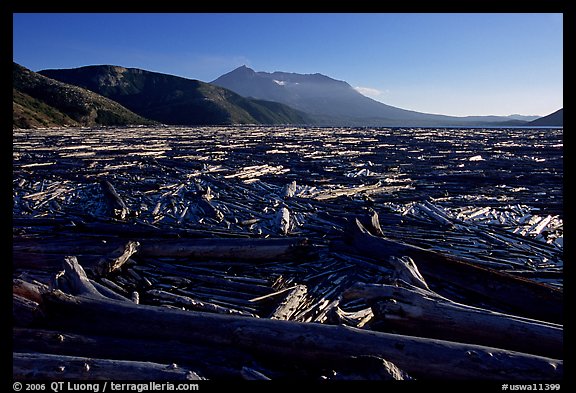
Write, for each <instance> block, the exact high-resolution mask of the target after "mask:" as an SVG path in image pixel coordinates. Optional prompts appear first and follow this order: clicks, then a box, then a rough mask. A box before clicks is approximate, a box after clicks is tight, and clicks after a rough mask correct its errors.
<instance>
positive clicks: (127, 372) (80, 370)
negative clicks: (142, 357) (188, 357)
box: [12, 353, 204, 381]
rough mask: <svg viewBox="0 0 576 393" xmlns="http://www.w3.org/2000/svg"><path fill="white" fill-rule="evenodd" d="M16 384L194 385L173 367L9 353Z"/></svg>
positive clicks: (195, 378)
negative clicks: (141, 382)
mask: <svg viewBox="0 0 576 393" xmlns="http://www.w3.org/2000/svg"><path fill="white" fill-rule="evenodd" d="M12 359H13V366H12V375H13V378H14V379H16V380H26V379H48V380H119V381H125V380H143V379H146V380H148V379H150V380H157V381H171V380H180V381H198V380H202V379H204V378H201V377H200V376H198V374H196V373H195V372H193V371H190V370H187V369H182V368H179V367H177V366H173V365H169V364H168V365H167V364H158V363H151V362H136V361H129V360H110V359H93V358H87V357H77V356H63V355H51V354H44V353H13V355H12Z"/></svg>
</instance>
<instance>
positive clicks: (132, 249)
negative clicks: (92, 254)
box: [95, 241, 140, 276]
mask: <svg viewBox="0 0 576 393" xmlns="http://www.w3.org/2000/svg"><path fill="white" fill-rule="evenodd" d="M139 246H140V243H138V242H136V241H129V242H128V243H126V245H124V247H120V248H117V249H116V250H114V251H113V252H112V253H110V255H107V256H106V257H103V258H102V259H100V260H99V261H98V262H97V264H96V268H95V273H96V274H98V275H100V276H106V275H108V274H110V273H112V272H113V271H115V270H118V269H120V267H122V265H123V264H124V263H125V262H126V261H127V260H128V259H129V258H130V257H131V256H132V255H134V253H136V251H138V247H139Z"/></svg>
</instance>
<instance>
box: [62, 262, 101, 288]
mask: <svg viewBox="0 0 576 393" xmlns="http://www.w3.org/2000/svg"><path fill="white" fill-rule="evenodd" d="M57 280H63V281H64V282H65V283H60V282H59V283H58V284H59V286H65V287H67V288H69V289H70V290H71V293H72V294H74V295H87V296H92V297H95V298H100V297H103V295H102V293H100V292H99V291H98V289H96V287H95V286H94V284H93V283H92V282H91V281H90V279H88V277H87V276H86V272H85V271H84V268H83V267H82V265H80V264H79V263H78V259H76V257H75V256H68V257H66V258H64V274H63V275H59V276H58V278H57Z"/></svg>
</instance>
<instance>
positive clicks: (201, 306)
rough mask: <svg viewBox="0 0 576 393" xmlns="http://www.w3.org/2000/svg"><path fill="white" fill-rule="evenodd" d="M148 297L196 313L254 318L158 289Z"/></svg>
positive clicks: (248, 314) (152, 291) (149, 292)
mask: <svg viewBox="0 0 576 393" xmlns="http://www.w3.org/2000/svg"><path fill="white" fill-rule="evenodd" d="M147 294H148V295H151V296H154V297H157V298H160V299H166V300H170V301H171V302H173V303H175V304H178V305H182V306H186V307H187V308H190V309H191V310H196V311H208V312H215V313H218V314H237V315H244V316H248V317H254V316H255V315H254V314H250V313H247V312H244V311H238V310H233V309H230V308H227V307H222V306H219V305H217V304H213V303H209V302H202V301H199V300H196V299H192V298H191V297H188V296H183V295H177V294H175V293H170V292H166V291H161V290H158V289H151V290H149V291H148V292H147Z"/></svg>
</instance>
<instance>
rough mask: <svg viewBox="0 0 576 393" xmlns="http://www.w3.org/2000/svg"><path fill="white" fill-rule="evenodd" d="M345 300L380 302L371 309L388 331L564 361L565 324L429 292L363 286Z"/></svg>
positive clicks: (348, 293)
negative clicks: (548, 321)
mask: <svg viewBox="0 0 576 393" xmlns="http://www.w3.org/2000/svg"><path fill="white" fill-rule="evenodd" d="M343 295H344V297H346V298H358V297H360V298H363V299H365V300H367V301H370V300H374V299H380V300H379V301H376V302H375V303H374V304H373V305H372V310H373V311H374V315H375V320H376V321H378V320H379V321H381V322H383V327H384V328H385V329H386V330H389V329H390V330H394V331H396V332H399V333H402V334H410V335H417V336H421V337H431V338H439V339H442V340H451V341H458V342H467V343H473V344H480V345H486V346H491V347H497V348H505V349H510V350H514V351H519V352H524V353H532V354H535V355H541V356H547V357H552V358H556V359H562V358H563V345H562V343H563V328H562V325H557V324H554V323H547V322H542V321H536V320H532V319H528V318H522V317H517V316H514V315H507V314H502V313H498V312H494V311H489V310H485V309H482V308H477V307H471V306H467V305H464V304H460V303H456V302H453V301H450V300H448V299H446V298H442V297H439V296H437V295H436V294H434V293H431V292H426V291H422V290H410V289H406V288H400V287H395V286H392V285H379V284H363V283H359V284H355V285H354V286H353V287H352V288H351V290H350V291H347V292H345V293H344V294H343ZM351 295H352V296H351Z"/></svg>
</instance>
